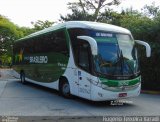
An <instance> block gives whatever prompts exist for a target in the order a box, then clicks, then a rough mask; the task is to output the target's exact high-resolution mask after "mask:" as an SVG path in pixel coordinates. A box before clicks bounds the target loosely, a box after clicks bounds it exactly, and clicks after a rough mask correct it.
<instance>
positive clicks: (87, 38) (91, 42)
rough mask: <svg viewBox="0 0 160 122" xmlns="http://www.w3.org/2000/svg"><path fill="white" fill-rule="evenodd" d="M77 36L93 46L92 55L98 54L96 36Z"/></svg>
mask: <svg viewBox="0 0 160 122" xmlns="http://www.w3.org/2000/svg"><path fill="white" fill-rule="evenodd" d="M77 38H78V39H82V40H85V41H87V42H88V43H89V44H90V46H91V51H92V55H94V56H96V55H98V47H97V42H96V40H95V39H94V38H92V37H90V36H77Z"/></svg>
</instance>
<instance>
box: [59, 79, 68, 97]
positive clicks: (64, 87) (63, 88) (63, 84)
mask: <svg viewBox="0 0 160 122" xmlns="http://www.w3.org/2000/svg"><path fill="white" fill-rule="evenodd" d="M59 91H60V93H61V95H62V96H63V97H65V98H70V97H71V94H70V85H69V83H68V81H67V80H65V79H64V78H62V79H60V84H59Z"/></svg>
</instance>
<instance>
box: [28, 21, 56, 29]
mask: <svg viewBox="0 0 160 122" xmlns="http://www.w3.org/2000/svg"><path fill="white" fill-rule="evenodd" d="M31 24H32V25H33V26H34V28H33V30H35V31H39V30H43V29H45V28H48V27H51V26H52V25H53V24H54V22H50V21H48V20H46V21H42V20H38V21H36V22H31Z"/></svg>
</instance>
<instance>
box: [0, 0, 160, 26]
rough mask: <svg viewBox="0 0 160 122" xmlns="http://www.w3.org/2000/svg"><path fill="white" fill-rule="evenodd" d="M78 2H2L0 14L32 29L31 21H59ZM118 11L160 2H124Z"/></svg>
mask: <svg viewBox="0 0 160 122" xmlns="http://www.w3.org/2000/svg"><path fill="white" fill-rule="evenodd" d="M72 1H76V0H0V14H1V15H4V16H6V17H8V18H9V19H10V20H11V21H12V22H14V23H15V24H17V25H19V26H29V27H31V21H34V22H35V21H37V20H49V21H58V19H59V16H60V14H62V15H66V14H67V13H68V12H69V11H68V9H67V3H68V2H72ZM122 1H123V2H122V3H121V5H120V6H118V8H116V9H118V10H121V9H122V8H123V9H125V8H127V7H130V6H132V7H133V9H139V10H140V8H142V7H143V6H144V5H145V4H148V5H149V4H151V3H152V2H153V1H155V2H156V4H157V5H160V0H122Z"/></svg>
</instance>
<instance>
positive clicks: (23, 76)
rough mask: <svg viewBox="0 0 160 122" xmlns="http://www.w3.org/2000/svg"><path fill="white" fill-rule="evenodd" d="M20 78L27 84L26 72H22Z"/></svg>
mask: <svg viewBox="0 0 160 122" xmlns="http://www.w3.org/2000/svg"><path fill="white" fill-rule="evenodd" d="M20 79H21V83H22V84H25V82H26V80H25V74H24V73H23V72H22V73H21V74H20Z"/></svg>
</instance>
